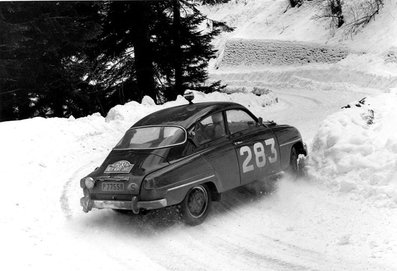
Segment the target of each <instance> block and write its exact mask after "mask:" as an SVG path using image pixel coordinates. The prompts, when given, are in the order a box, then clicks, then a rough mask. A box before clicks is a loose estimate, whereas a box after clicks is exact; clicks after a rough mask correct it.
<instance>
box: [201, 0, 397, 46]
mask: <svg viewBox="0 0 397 271" xmlns="http://www.w3.org/2000/svg"><path fill="white" fill-rule="evenodd" d="M288 2H289V1H287V0H237V1H233V0H232V1H230V2H228V3H226V4H220V5H215V6H203V7H201V10H202V11H203V12H204V13H205V14H207V15H208V16H209V18H212V19H215V20H220V21H225V22H227V23H228V24H229V25H230V26H232V27H235V28H236V29H235V31H234V32H231V33H228V34H227V35H225V36H224V37H223V38H222V39H221V40H220V41H219V42H222V41H223V42H224V40H225V39H226V38H227V39H260V40H283V41H298V42H299V41H303V42H313V43H319V44H329V45H337V46H340V45H343V46H347V47H350V48H351V49H353V50H357V51H370V52H384V51H387V50H388V49H389V48H392V47H397V38H396V37H397V17H396V16H395V14H397V2H396V1H394V0H385V1H384V7H383V8H382V9H381V10H380V13H379V14H377V15H376V16H375V20H372V21H371V22H370V23H369V24H368V25H367V26H366V27H365V29H363V30H361V31H359V32H358V33H357V35H354V36H351V35H349V34H348V33H346V31H347V30H348V29H349V27H350V26H349V23H351V22H352V21H353V20H354V14H356V17H357V16H358V17H360V15H361V14H360V8H359V6H360V4H364V3H365V1H364V0H345V1H343V14H344V16H345V21H346V23H345V25H344V26H342V27H341V28H340V29H337V30H333V29H331V28H330V20H331V19H330V18H320V19H317V18H316V17H318V16H321V14H323V12H324V11H323V10H324V8H323V5H324V4H325V3H326V1H318V0H315V1H304V4H303V5H302V6H301V7H299V8H289V7H288V6H289V3H288Z"/></svg>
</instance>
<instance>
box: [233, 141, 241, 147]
mask: <svg viewBox="0 0 397 271" xmlns="http://www.w3.org/2000/svg"><path fill="white" fill-rule="evenodd" d="M233 144H234V145H235V146H238V145H241V144H243V141H234V143H233Z"/></svg>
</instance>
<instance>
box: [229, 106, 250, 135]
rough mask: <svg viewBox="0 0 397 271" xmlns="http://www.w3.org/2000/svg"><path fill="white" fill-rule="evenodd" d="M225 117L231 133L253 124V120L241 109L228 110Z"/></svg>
mask: <svg viewBox="0 0 397 271" xmlns="http://www.w3.org/2000/svg"><path fill="white" fill-rule="evenodd" d="M226 118H227V125H228V127H229V131H230V133H232V134H234V133H237V132H240V131H243V130H246V129H249V128H251V127H253V126H255V120H254V119H253V118H252V117H251V116H250V115H249V114H248V113H247V112H245V111H243V110H228V111H226Z"/></svg>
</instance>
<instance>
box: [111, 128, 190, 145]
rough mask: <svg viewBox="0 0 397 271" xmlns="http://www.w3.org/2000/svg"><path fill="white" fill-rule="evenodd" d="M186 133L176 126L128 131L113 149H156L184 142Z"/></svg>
mask: <svg viewBox="0 0 397 271" xmlns="http://www.w3.org/2000/svg"><path fill="white" fill-rule="evenodd" d="M186 138H187V136H186V131H185V130H184V129H182V128H181V127H177V126H147V127H137V128H131V129H129V130H128V131H127V132H126V133H125V135H124V136H123V138H122V139H121V140H120V142H119V143H117V145H116V147H115V149H116V150H117V149H157V148H165V147H171V146H175V145H180V144H183V143H185V142H186Z"/></svg>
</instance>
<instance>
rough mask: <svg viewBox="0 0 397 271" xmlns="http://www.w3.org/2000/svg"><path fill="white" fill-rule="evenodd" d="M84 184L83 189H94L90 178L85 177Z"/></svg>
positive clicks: (93, 183)
mask: <svg viewBox="0 0 397 271" xmlns="http://www.w3.org/2000/svg"><path fill="white" fill-rule="evenodd" d="M84 184H85V187H87V188H88V189H92V188H94V185H95V180H94V179H93V178H92V177H86V178H85V179H84Z"/></svg>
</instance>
